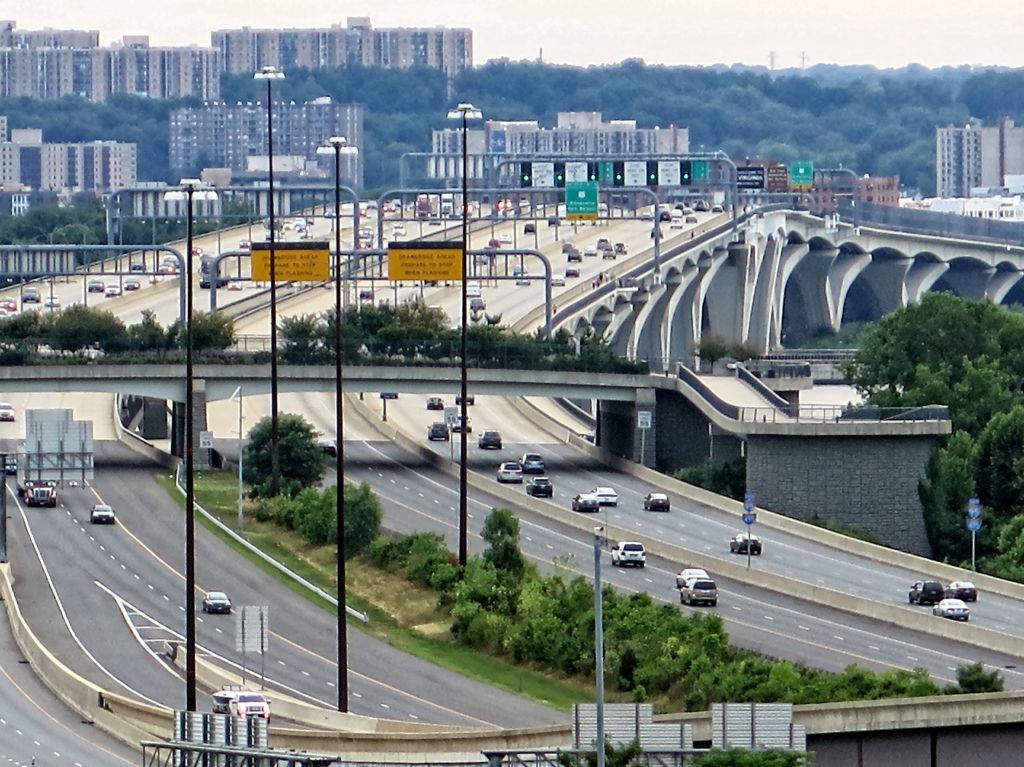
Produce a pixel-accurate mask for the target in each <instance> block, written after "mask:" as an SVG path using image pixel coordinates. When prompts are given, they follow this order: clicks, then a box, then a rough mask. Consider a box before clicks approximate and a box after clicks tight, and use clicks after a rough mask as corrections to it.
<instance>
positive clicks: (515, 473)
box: [497, 461, 523, 483]
mask: <svg viewBox="0 0 1024 767" xmlns="http://www.w3.org/2000/svg"><path fill="white" fill-rule="evenodd" d="M497 479H498V481H499V482H502V483H504V482H522V481H523V470H522V468H520V466H519V464H518V463H516V462H515V461H505V462H504V463H502V464H499V465H498V477H497Z"/></svg>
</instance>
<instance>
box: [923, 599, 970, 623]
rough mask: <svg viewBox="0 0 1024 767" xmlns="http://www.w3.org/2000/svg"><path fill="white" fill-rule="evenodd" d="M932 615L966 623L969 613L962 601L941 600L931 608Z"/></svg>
mask: <svg viewBox="0 0 1024 767" xmlns="http://www.w3.org/2000/svg"><path fill="white" fill-rule="evenodd" d="M932 615H938V616H940V617H942V618H949V619H950V620H954V621H966V620H970V618H971V611H970V610H969V609H968V608H967V605H966V604H964V601H963V600H962V599H943V600H942V601H940V602H939V603H938V604H937V605H935V607H933V608H932Z"/></svg>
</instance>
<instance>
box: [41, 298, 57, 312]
mask: <svg viewBox="0 0 1024 767" xmlns="http://www.w3.org/2000/svg"><path fill="white" fill-rule="evenodd" d="M43 307H44V308H46V309H60V299H59V298H57V296H47V297H46V300H44V301H43Z"/></svg>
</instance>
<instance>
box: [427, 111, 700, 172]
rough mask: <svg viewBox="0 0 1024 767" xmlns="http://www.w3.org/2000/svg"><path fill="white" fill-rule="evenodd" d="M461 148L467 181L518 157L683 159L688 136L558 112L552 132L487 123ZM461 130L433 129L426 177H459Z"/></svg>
mask: <svg viewBox="0 0 1024 767" xmlns="http://www.w3.org/2000/svg"><path fill="white" fill-rule="evenodd" d="M468 134H469V135H468V136H467V140H466V146H467V150H468V152H469V154H471V155H474V156H473V157H471V158H470V161H469V162H470V167H469V177H470V178H474V179H482V178H485V176H486V173H487V172H489V171H487V170H485V169H487V168H494V167H496V166H497V163H500V162H501V161H502V160H511V159H515V158H516V157H521V156H531V155H547V156H556V157H599V156H608V157H619V158H622V157H626V158H628V157H631V156H636V157H646V156H650V155H683V154H686V153H688V152H689V151H690V131H689V129H688V128H681V127H678V126H675V125H669V126H668V127H666V128H638V127H637V125H636V120H610V121H608V122H604V120H603V118H602V115H601V113H600V112H559V113H558V117H557V121H556V124H555V127H554V128H542V127H541V126H540V124H539V123H538V122H537V121H536V120H522V121H509V120H488V121H487V122H486V123H485V124H484V126H483V127H482V128H472V129H470V130H469V131H468ZM461 151H462V130H461V128H457V127H451V128H445V129H443V130H435V131H434V132H433V137H432V148H431V152H432V153H433V154H435V155H450V158H449V157H434V158H432V159H431V160H430V167H429V169H428V177H430V178H454V177H456V176H458V175H460V173H461V171H460V170H459V168H460V167H461V162H462V160H461V155H460V153H461Z"/></svg>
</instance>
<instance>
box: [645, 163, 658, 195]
mask: <svg viewBox="0 0 1024 767" xmlns="http://www.w3.org/2000/svg"><path fill="white" fill-rule="evenodd" d="M657 185H658V162H657V160H648V161H647V186H649V187H651V188H652V189H653V188H654V187H656V186H657Z"/></svg>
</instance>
